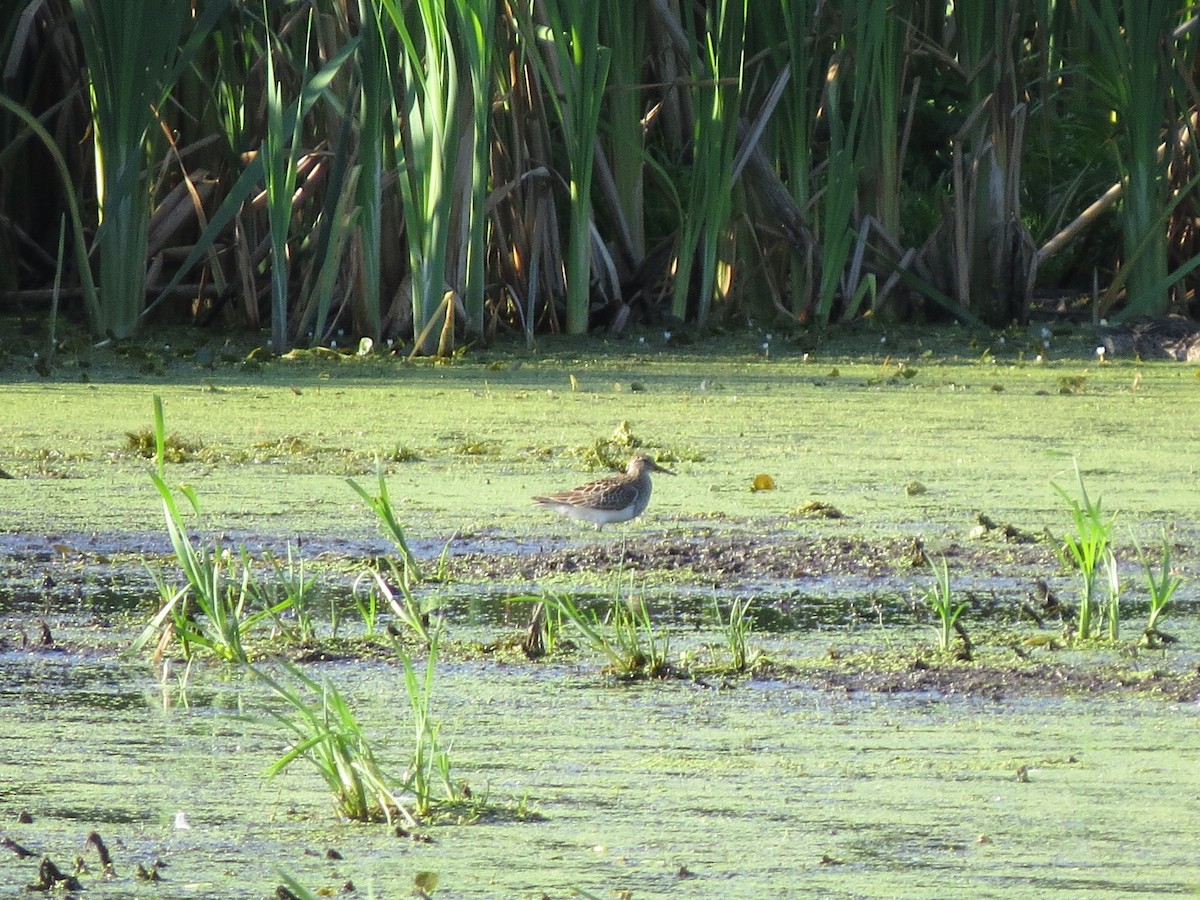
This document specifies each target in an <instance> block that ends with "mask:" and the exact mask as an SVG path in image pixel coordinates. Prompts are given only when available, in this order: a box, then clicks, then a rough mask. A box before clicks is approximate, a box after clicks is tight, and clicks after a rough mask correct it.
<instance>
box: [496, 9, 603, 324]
mask: <svg viewBox="0 0 1200 900" xmlns="http://www.w3.org/2000/svg"><path fill="white" fill-rule="evenodd" d="M541 9H543V10H544V12H545V15H546V19H547V24H546V26H544V27H541V26H538V25H536V24H535V23H534V21H533V19H532V17H531V16H530V15H528V14H527V11H520V12H517V23H518V27H519V28H520V29H521V33H522V38H523V40H524V41H525V44H526V47H527V48H528V51H527V52H529V54H530V58H531V59H532V60H533V61H534V63H535V65H536V66H537V69H538V72H539V73H540V75H541V78H542V83H543V100H544V101H546V103H547V104H548V105H549V107H550V108H551V109H552V110H553V111H554V115H555V118H556V119H557V120H558V122H559V124H560V126H561V127H562V137H563V144H564V147H563V150H564V153H565V156H566V160H567V174H566V178H565V181H566V183H567V194H568V213H567V218H568V226H567V235H566V259H565V262H564V267H565V269H566V279H567V283H566V287H567V332H568V333H569V334H583V333H584V332H585V331H587V328H588V310H589V300H590V291H591V274H592V247H593V237H592V228H593V223H592V177H593V172H594V169H593V158H594V155H595V151H596V136H597V132H598V130H599V121H600V109H601V107H602V105H603V104H602V101H603V96H604V86H605V84H606V83H607V81H608V68H609V63H610V59H611V51H610V50H609V48H607V47H604V46H601V44H600V4H596V3H588V4H583V5H582V8H580V6H579V5H578V4H575V3H572V2H570V0H547V2H545V3H544V4H541Z"/></svg>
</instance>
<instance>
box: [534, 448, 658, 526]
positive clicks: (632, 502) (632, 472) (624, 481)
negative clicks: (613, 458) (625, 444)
mask: <svg viewBox="0 0 1200 900" xmlns="http://www.w3.org/2000/svg"><path fill="white" fill-rule="evenodd" d="M651 472H662V473H663V474H664V475H674V474H675V473H674V472H672V471H671V470H670V469H664V468H663V467H662V466H660V465H659V464H658V463H656V462H655V461H654V460H653V459H652V458H651V457H650V456H649V455H647V454H645V453H639V454H637V455H636V456H634V457H633V459H631V460H629V467H628V468H627V469H626V470H625V474H624V475H613V476H612V477H610V478H601V479H600V480H599V481H592V482H589V483H588V484H585V485H583V486H582V487H577V488H575V489H574V490H570V491H562V492H560V493H557V494H549V495H548V496H545V497H534V498H533V500H534V502H535V503H538V504H540V505H541V506H545V507H546V508H548V509H553V510H554V511H555V512H558V513H561V514H562V515H564V516H566V517H567V518H568V519H576V520H578V521H581V522H591V523H592V524H593V525H595V526H596V528H597V529H601V528H603V527H604V526H605V525H608V524H610V523H612V522H628V521H629V520H630V519H635V518H637V517H638V516H640V515H641V514H642V513H643V512H645V511H646V505H647V504H648V503H649V502H650V473H651Z"/></svg>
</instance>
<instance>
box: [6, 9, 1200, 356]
mask: <svg viewBox="0 0 1200 900" xmlns="http://www.w3.org/2000/svg"><path fill="white" fill-rule="evenodd" d="M568 6H569V4H568V5H564V4H562V3H560V2H558V0H554V2H532V3H531V2H527V0H522V2H515V3H514V2H507V3H497V2H495V0H463V2H458V3H447V2H445V0H418V2H412V3H400V2H393V0H385V2H382V3H378V4H376V3H367V2H365V0H357V2H345V0H340V2H339V0H314V2H312V3H309V4H305V5H303V7H302V8H301V7H297V6H295V5H294V4H284V3H279V2H275V0H267V2H265V3H263V4H261V5H260V4H254V3H247V4H242V3H232V2H228V0H206V2H201V3H197V4H190V5H189V4H182V5H181V4H161V3H152V2H145V0H121V2H117V0H50V2H47V3H42V4H33V5H29V6H28V7H26V8H25V10H24V11H23V12H22V14H21V15H16V16H13V17H10V18H9V20H8V21H7V22H5V23H4V24H3V25H2V26H0V57H2V58H3V60H4V62H5V65H4V67H3V69H2V71H3V80H2V82H0V208H3V209H4V210H5V216H4V217H3V218H2V219H0V297H2V298H3V299H0V309H2V308H3V307H4V304H6V303H7V304H11V303H12V302H14V301H16V300H20V301H21V302H22V303H24V304H26V306H29V305H32V306H34V307H35V308H41V309H44V310H46V315H47V316H49V315H50V306H49V296H50V285H51V284H52V283H53V279H54V275H55V271H56V269H58V268H59V266H58V264H57V262H56V260H57V254H56V253H55V247H56V244H57V240H58V236H59V233H60V230H61V222H62V217H63V216H64V215H66V216H67V221H68V222H78V225H77V226H74V227H72V228H71V229H70V231H69V233H68V240H69V241H70V243H71V244H72V246H71V247H70V248H69V252H67V253H66V254H65V257H64V258H65V259H67V260H72V261H74V262H73V263H72V264H68V266H67V270H66V271H65V272H64V273H63V274H64V275H65V281H64V290H63V291H62V297H63V300H64V303H66V304H67V305H68V308H69V307H70V304H71V303H74V304H75V308H76V309H77V310H78V311H79V313H80V315H81V317H84V318H86V319H87V321H88V323H89V325H90V327H91V328H92V330H93V331H94V332H95V333H97V334H99V335H103V334H106V333H110V332H111V333H113V334H116V335H118V336H120V335H125V334H128V333H130V332H132V331H133V330H135V329H136V328H139V327H147V324H146V323H147V321H148V319H147V315H146V311H147V309H148V308H152V309H153V310H154V311H155V313H156V315H164V316H166V317H168V318H172V319H176V320H177V319H179V318H187V319H195V320H202V321H209V320H212V319H220V320H226V321H228V322H230V323H236V324H239V325H247V326H250V327H255V328H257V327H261V326H263V325H266V324H269V325H270V327H271V332H272V338H273V342H274V344H275V349H276V350H283V349H284V348H285V347H286V346H287V345H290V344H295V343H298V342H305V343H307V342H313V343H324V342H327V341H328V340H329V339H330V337H331V335H332V334H333V332H334V330H335V329H339V328H341V329H345V330H347V331H350V332H352V333H353V334H354V335H355V336H368V337H371V338H372V339H374V340H375V341H376V342H377V343H378V341H379V340H380V339H382V338H396V339H404V340H410V341H413V342H414V346H415V349H416V350H417V351H420V352H425V353H435V352H436V353H447V352H450V350H451V349H452V348H453V346H454V344H455V342H457V341H460V340H462V339H463V336H464V334H470V335H483V336H487V335H490V334H492V333H494V332H495V331H497V330H500V329H510V328H511V329H514V330H516V329H520V330H523V331H524V332H525V333H526V334H528V335H529V336H531V337H532V335H533V334H534V333H535V332H536V331H538V330H543V331H558V330H563V331H571V332H583V331H586V330H589V329H593V328H597V327H607V328H611V329H617V330H619V329H621V328H624V327H626V326H628V325H630V324H636V323H637V322H639V321H642V322H647V321H649V322H653V321H657V320H660V319H662V318H664V317H669V318H670V319H672V321H673V320H676V319H679V320H687V321H690V322H693V323H703V322H705V321H709V320H714V319H724V320H734V321H743V320H745V319H746V318H752V319H757V320H759V321H761V320H763V319H772V318H781V319H784V320H787V321H791V322H795V323H806V322H814V321H815V322H819V323H828V322H836V321H839V320H843V319H850V318H856V317H858V316H860V315H862V314H864V313H866V312H868V311H870V312H872V313H873V314H875V315H877V316H882V317H890V318H903V317H907V316H912V315H921V314H930V315H935V316H938V315H941V316H953V317H955V318H958V319H960V320H963V321H977V320H982V321H985V322H988V323H991V324H996V325H1007V324H1008V323H1009V322H1011V321H1012V320H1013V319H1022V318H1023V317H1024V316H1025V314H1026V312H1027V310H1028V306H1029V304H1030V302H1031V298H1032V297H1033V296H1034V294H1035V293H1036V292H1039V291H1043V290H1047V291H1059V290H1077V291H1080V292H1086V291H1087V290H1090V287H1091V284H1092V281H1093V277H1095V278H1096V279H1097V280H1098V281H1100V282H1101V283H1103V284H1106V285H1110V289H1109V290H1108V291H1107V293H1106V294H1105V296H1104V297H1103V298H1101V300H1100V302H1099V303H1098V304H1097V309H1096V312H1097V314H1098V313H1099V312H1100V311H1101V309H1109V308H1114V307H1117V306H1118V304H1120V303H1122V302H1124V309H1125V310H1127V311H1128V312H1129V313H1131V314H1156V313H1161V312H1164V311H1166V310H1167V309H1170V308H1173V309H1178V310H1186V309H1187V307H1188V303H1189V302H1190V293H1189V291H1190V286H1189V283H1188V281H1189V279H1190V277H1191V273H1192V271H1193V269H1194V268H1195V267H1196V265H1197V263H1196V261H1195V260H1196V258H1197V256H1198V253H1197V249H1196V238H1195V229H1194V225H1193V224H1192V223H1193V222H1194V220H1195V215H1194V209H1193V205H1194V204H1193V201H1192V200H1191V199H1190V197H1189V191H1188V188H1189V187H1190V186H1191V185H1192V184H1193V183H1194V180H1195V177H1196V176H1195V171H1196V166H1195V164H1194V160H1195V158H1196V157H1197V146H1196V139H1195V133H1194V129H1193V128H1192V123H1193V121H1194V114H1195V105H1196V100H1195V98H1196V97H1197V96H1200V91H1197V85H1196V83H1195V81H1196V75H1195V72H1196V67H1195V64H1194V63H1195V60H1194V55H1195V49H1194V48H1195V37H1194V34H1195V25H1196V21H1197V20H1196V18H1194V17H1193V11H1194V7H1193V6H1191V5H1189V4H1185V5H1181V4H1172V3H1166V2H1162V0H1153V2H1146V3H1143V4H1137V5H1135V6H1136V8H1134V7H1130V6H1129V5H1128V4H1122V3H1119V2H1118V0H1086V2H1081V3H1079V4H1045V3H1040V2H1036V0H1002V2H999V3H995V4H990V5H981V4H952V5H937V4H933V5H930V4H923V3H918V2H916V0H896V2H893V3H891V4H880V3H875V2H869V0H828V2H817V0H798V2H797V0H789V2H784V3H777V4H776V3H747V2H745V0H705V2H702V3H699V4H692V5H680V4H674V3H668V2H666V0H655V2H648V3H634V2H617V0H614V2H612V3H607V4H601V5H600V6H599V7H597V8H595V9H591V8H589V9H590V11H586V12H585V14H583V15H582V16H581V15H579V14H578V13H577V12H573V11H572V10H571V9H568ZM1164 136H1166V138H1165V139H1164ZM81 244H83V245H84V246H80V245H81ZM85 270H86V271H85ZM93 283H94V285H95V287H94V288H93ZM1126 291H1127V292H1128V295H1127V297H1126V295H1125V292H1126ZM39 304H40V307H39ZM1193 311H1194V310H1193ZM673 327H674V326H673Z"/></svg>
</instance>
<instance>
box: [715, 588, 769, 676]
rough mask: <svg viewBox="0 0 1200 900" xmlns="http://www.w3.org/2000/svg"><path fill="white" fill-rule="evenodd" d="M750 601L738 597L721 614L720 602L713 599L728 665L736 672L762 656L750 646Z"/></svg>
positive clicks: (752, 627)
mask: <svg viewBox="0 0 1200 900" xmlns="http://www.w3.org/2000/svg"><path fill="white" fill-rule="evenodd" d="M751 602H752V601H751V599H750V598H749V597H738V598H736V599H735V600H734V601H733V602H732V603H731V604H730V605H729V613H728V615H722V613H721V606H720V604H719V603H717V602H716V601H715V600H714V601H713V606H714V608H715V610H716V613H717V621H718V622H719V623H720V625H721V634H722V636H723V637H724V639H725V649H726V650H727V651H728V653H729V666H730V668H731V669H732V670H733V671H734V672H736V673H738V674H741V673H743V672H747V671H749V670H750V669H753V668H754V665H755V663H757V662H758V661H759V660H760V659H761V658H762V651H761V650H751V648H750V635H751V633H752V632H753V631H754V616H753V615H752V614H751V611H750V604H751Z"/></svg>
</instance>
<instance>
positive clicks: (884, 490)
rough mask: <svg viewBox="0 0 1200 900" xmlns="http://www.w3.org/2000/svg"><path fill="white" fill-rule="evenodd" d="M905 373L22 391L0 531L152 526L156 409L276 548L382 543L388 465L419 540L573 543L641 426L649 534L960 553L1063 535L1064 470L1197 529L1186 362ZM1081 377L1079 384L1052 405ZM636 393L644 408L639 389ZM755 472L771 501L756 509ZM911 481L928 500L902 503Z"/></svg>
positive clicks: (622, 373) (307, 375)
mask: <svg viewBox="0 0 1200 900" xmlns="http://www.w3.org/2000/svg"><path fill="white" fill-rule="evenodd" d="M889 348H890V345H885V347H883V348H880V350H881V351H882V350H883V349H889ZM892 352H894V350H893V351H892ZM897 358H899V357H897ZM906 358H908V359H909V360H910V362H909V366H908V368H907V369H906V372H909V373H911V374H910V375H909V377H893V376H892V374H891V373H892V370H893V369H895V368H896V366H897V363H896V362H895V361H894V359H893V357H891V356H889V355H887V354H886V353H884V352H879V353H876V354H874V355H873V356H871V357H863V356H861V355H860V356H846V357H838V358H834V359H829V358H827V357H816V356H812V355H807V356H806V355H805V354H804V353H801V352H799V351H795V352H793V353H790V354H789V353H788V352H787V351H786V349H785V348H777V349H776V350H775V351H774V352H773V353H772V355H771V357H770V358H769V359H767V358H762V357H749V356H747V355H742V354H739V353H732V354H726V355H725V356H702V355H700V354H698V353H692V354H688V353H686V352H685V353H682V354H680V353H668V352H666V351H665V350H664V349H663V348H656V351H655V352H653V353H650V352H646V353H630V352H629V344H628V343H626V344H624V345H621V346H620V347H614V348H613V350H612V351H611V355H598V356H593V357H591V358H584V357H570V356H561V355H560V356H554V357H546V356H538V355H525V356H524V358H521V357H515V358H506V360H505V362H504V364H503V366H502V367H499V368H497V367H496V364H495V359H494V358H493V357H491V356H489V355H486V354H481V355H480V356H479V359H478V361H474V360H472V358H471V357H467V358H466V360H465V361H459V362H456V363H455V364H454V365H452V366H433V365H409V364H403V363H399V362H394V361H388V360H368V361H365V362H360V363H356V364H336V365H334V366H332V367H326V366H322V365H321V364H318V363H314V362H307V361H301V362H287V361H277V362H270V363H264V364H262V365H261V366H259V367H258V368H257V369H256V370H254V371H253V372H249V373H247V372H244V371H239V370H237V369H230V370H224V369H218V370H216V371H209V370H206V369H198V368H197V367H195V366H191V367H189V366H187V365H186V364H185V363H183V362H180V363H179V364H177V365H176V366H175V367H173V368H172V369H170V370H169V372H168V374H167V375H166V376H164V377H163V378H160V379H153V380H152V381H151V382H150V383H141V382H129V381H127V380H124V381H123V380H120V379H114V380H111V381H105V382H99V381H93V382H92V383H90V384H72V383H65V382H30V381H27V382H17V383H9V384H7V385H5V386H4V387H3V388H0V402H3V404H4V407H5V411H6V412H5V415H6V428H5V431H4V434H3V436H0V460H2V461H3V467H4V468H5V470H6V471H8V472H9V473H10V474H11V475H13V476H15V477H14V478H13V479H11V480H6V481H0V495H2V497H3V501H4V503H3V505H4V508H5V510H6V512H7V515H6V517H5V520H4V521H3V523H0V529H2V530H8V531H12V530H14V529H18V528H24V529H28V530H30V531H35V532H37V531H42V532H88V531H102V532H103V531H122V530H126V531H129V530H137V529H152V528H156V527H157V526H158V511H157V508H156V505H155V504H154V502H153V498H152V496H151V493H150V490H149V488H148V483H147V480H146V479H145V466H146V462H145V460H144V459H142V458H141V457H140V456H138V455H137V454H136V453H132V452H129V451H128V450H127V449H126V447H125V444H126V442H127V438H126V435H127V434H137V433H139V432H140V431H141V430H142V429H144V428H145V427H146V426H147V423H148V422H149V419H150V412H149V410H150V396H151V394H152V393H159V394H161V395H162V396H163V398H164V402H165V404H166V411H167V427H168V430H169V431H171V432H173V433H175V434H177V435H179V437H180V439H181V440H182V441H185V442H187V443H188V444H189V445H198V446H199V447H200V449H199V450H198V451H196V453H195V454H194V457H195V458H194V459H193V461H191V462H187V463H183V464H179V465H174V466H172V467H171V469H170V475H171V476H172V477H173V478H174V480H177V481H187V482H189V483H191V484H193V485H194V486H195V487H196V488H197V490H198V491H200V493H201V496H202V498H203V499H204V501H205V509H206V513H207V515H208V517H209V519H210V521H211V523H212V525H213V527H216V528H228V529H238V528H253V529H254V530H257V531H259V532H260V533H275V534H282V535H287V534H295V533H310V534H311V533H316V534H328V533H343V534H346V533H347V532H351V531H356V532H358V533H359V534H364V533H367V532H369V530H370V523H369V521H367V520H366V517H358V516H356V515H354V511H355V509H356V506H355V503H354V502H353V498H351V497H349V496H347V493H346V490H345V488H344V485H342V484H341V479H342V478H343V477H345V476H346V475H353V476H356V477H365V476H367V475H369V474H370V472H371V471H372V468H373V464H374V457H375V456H376V455H377V454H378V455H380V456H381V457H382V458H383V459H384V461H385V463H387V466H388V470H389V473H390V477H391V479H392V483H393V488H392V490H393V493H394V494H395V495H396V496H397V497H398V498H400V499H401V500H402V502H403V504H404V508H405V509H406V513H407V515H408V517H409V519H408V522H409V524H411V526H413V528H414V531H416V532H417V533H423V534H428V535H431V536H436V537H438V538H441V539H445V538H446V537H448V536H449V535H451V534H453V533H454V532H456V531H463V532H474V531H481V530H485V529H489V528H501V529H504V530H505V531H506V532H512V533H523V534H528V533H531V532H535V531H548V532H550V533H553V534H559V535H564V536H569V535H577V534H578V533H579V532H578V530H577V529H573V528H572V526H571V525H570V524H569V523H548V522H547V520H546V518H545V514H544V512H542V511H539V510H535V509H533V508H531V506H530V505H529V504H528V502H527V501H528V497H529V496H530V495H532V494H535V493H538V492H544V491H546V490H549V489H551V488H559V487H563V486H570V485H571V484H574V483H575V482H576V481H577V480H580V479H581V478H582V476H583V472H582V469H583V468H584V467H583V465H582V464H581V463H580V462H579V461H578V460H580V459H581V457H582V455H583V454H585V453H586V451H587V448H589V447H591V446H592V445H593V444H594V443H595V442H596V441H597V440H598V439H604V438H608V437H610V436H611V435H612V434H613V432H614V431H615V430H616V429H618V428H619V427H620V426H621V423H623V422H628V423H629V425H630V428H631V429H632V432H633V433H634V434H635V435H636V436H637V438H638V439H639V440H640V441H641V442H642V443H643V444H644V445H645V446H647V447H649V448H651V449H653V450H655V451H657V452H661V453H664V454H669V455H671V457H672V458H674V459H679V460H680V462H679V464H678V465H677V467H678V468H679V469H680V471H681V475H682V477H681V478H679V479H675V480H673V481H672V482H670V483H664V484H662V485H660V486H659V487H658V488H657V489H656V495H655V500H654V503H653V505H652V507H651V510H650V514H649V515H648V516H647V517H646V519H645V520H644V521H643V522H642V523H639V524H638V525H637V526H635V528H642V529H647V528H650V529H660V530H661V529H668V530H669V529H681V528H682V529H686V528H688V527H690V524H691V523H695V522H697V521H722V520H725V521H737V522H746V521H754V520H761V519H763V518H770V519H775V520H784V521H786V520H788V519H790V518H792V516H793V513H794V510H796V509H798V508H801V507H802V506H804V504H806V503H811V502H814V501H815V502H824V503H830V504H833V505H834V506H836V507H837V509H839V510H840V511H841V512H843V513H844V514H845V516H846V517H847V519H845V520H830V521H829V522H827V523H821V522H816V521H813V520H805V521H806V522H807V523H808V525H809V526H810V527H812V528H814V529H816V528H841V529H843V530H844V529H845V528H847V527H853V528H857V529H859V530H866V529H869V530H872V531H882V532H884V533H888V532H892V533H896V532H899V531H903V530H905V529H911V528H913V527H926V528H957V529H961V530H962V531H964V532H965V531H966V530H968V529H969V528H970V527H971V524H973V523H971V522H970V519H971V517H973V516H974V515H975V514H976V513H977V512H981V511H982V512H984V513H986V514H988V515H990V516H992V517H993V518H996V519H1001V520H1004V521H1011V522H1012V523H1013V524H1014V525H1015V526H1017V527H1019V528H1023V529H1027V530H1031V531H1040V529H1041V528H1042V527H1043V526H1044V525H1047V524H1050V523H1053V522H1056V521H1057V519H1058V517H1059V508H1058V507H1059V501H1058V498H1057V497H1056V495H1055V494H1054V492H1053V490H1052V488H1051V483H1052V482H1053V481H1055V480H1058V481H1063V480H1066V479H1067V478H1068V476H1069V474H1070V460H1069V457H1070V456H1075V457H1077V458H1078V459H1079V461H1080V464H1081V466H1082V468H1083V473H1084V476H1085V477H1086V478H1087V480H1088V484H1089V486H1094V488H1095V489H1096V490H1097V491H1098V492H1101V493H1103V494H1104V496H1105V498H1106V500H1107V502H1108V504H1109V506H1110V508H1114V509H1120V510H1122V511H1123V512H1124V513H1126V514H1127V515H1129V516H1131V517H1134V518H1137V519H1143V518H1144V519H1154V520H1157V521H1164V522H1173V521H1176V520H1177V519H1179V518H1180V515H1179V513H1180V512H1182V511H1185V510H1188V509H1190V508H1191V505H1190V503H1191V497H1192V493H1191V488H1190V485H1191V483H1192V482H1193V480H1194V478H1195V474H1196V467H1195V464H1194V462H1193V461H1192V460H1191V459H1190V457H1189V456H1188V455H1187V454H1182V453H1180V452H1178V447H1179V442H1180V440H1181V436H1186V435H1188V434H1191V433H1194V432H1195V430H1196V428H1197V426H1198V425H1200V422H1198V421H1197V417H1200V412H1198V411H1197V410H1198V409H1200V406H1198V405H1197V404H1196V403H1195V402H1194V400H1195V396H1196V394H1197V393H1198V392H1200V381H1198V380H1197V379H1196V378H1195V377H1194V374H1193V370H1192V369H1191V368H1190V367H1186V366H1181V365H1178V364H1172V363H1167V362H1152V363H1133V362H1110V363H1104V364H1103V365H1100V364H1098V363H1097V362H1096V361H1095V360H1094V359H1087V358H1082V359H1080V358H1060V359H1055V360H1049V361H1044V362H1035V361H1031V360H1029V359H1022V358H1020V354H1013V355H1012V356H1011V357H1010V358H1007V359H1005V358H1003V357H1000V356H995V355H993V356H988V357H982V358H977V359H964V358H956V357H946V358H940V359H935V358H922V357H920V356H916V357H915V358H910V357H906ZM834 369H836V370H837V373H838V374H837V375H836V377H831V375H830V373H831V372H832V371H833V370H834ZM569 375H575V376H576V383H577V384H578V385H579V388H580V389H579V390H572V385H571V382H570V380H569V378H568V376H569ZM1076 376H1078V377H1081V378H1084V379H1085V380H1084V382H1083V384H1084V386H1085V387H1084V389H1082V390H1081V391H1078V392H1074V393H1067V394H1063V393H1060V390H1059V387H1060V384H1059V383H1060V380H1061V379H1062V378H1064V377H1076ZM635 380H636V381H637V382H638V383H639V384H641V385H642V386H643V387H644V390H641V391H637V392H634V391H631V390H629V389H628V385H630V384H631V383H632V382H633V381H635ZM618 388H619V389H618ZM467 451H472V452H467ZM474 451H486V452H474ZM759 474H767V475H770V476H771V478H772V480H773V481H774V483H775V485H776V489H775V490H771V491H757V492H755V491H752V490H751V488H752V486H753V484H754V479H755V477H756V476H757V475H759ZM913 482H919V483H920V484H922V485H923V486H924V487H925V491H924V492H921V493H917V494H910V493H908V492H907V491H906V486H908V485H910V484H911V483H913ZM347 536H350V535H349V534H347Z"/></svg>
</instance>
